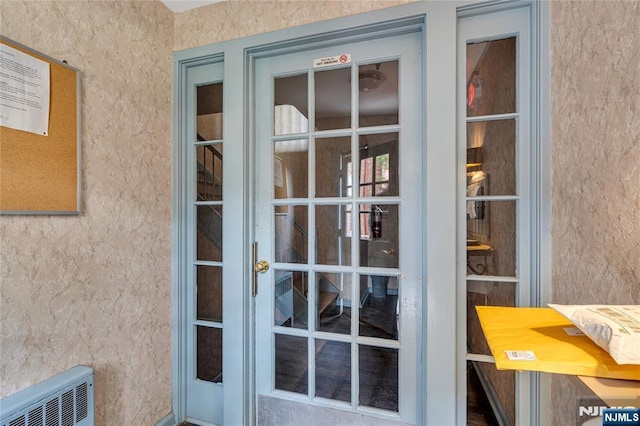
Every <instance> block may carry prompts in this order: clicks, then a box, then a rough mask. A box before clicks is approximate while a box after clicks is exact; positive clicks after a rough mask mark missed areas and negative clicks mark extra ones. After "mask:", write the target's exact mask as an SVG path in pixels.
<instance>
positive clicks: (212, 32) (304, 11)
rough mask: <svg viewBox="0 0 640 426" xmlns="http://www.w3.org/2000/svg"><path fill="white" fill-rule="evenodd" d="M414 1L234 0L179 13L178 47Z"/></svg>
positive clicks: (188, 46) (197, 44)
mask: <svg viewBox="0 0 640 426" xmlns="http://www.w3.org/2000/svg"><path fill="white" fill-rule="evenodd" d="M412 1H413V0H355V1H354V0H351V1H336V0H303V1H300V0H292V1H281V0H268V1H263V0H250V1H249V0H230V1H225V2H222V3H218V4H214V5H212V6H206V7H201V8H198V9H193V10H190V11H186V12H182V13H178V14H176V21H175V22H176V25H175V28H176V33H175V48H176V50H180V49H186V48H190V47H196V46H203V45H206V44H209V43H216V42H219V41H224V40H233V39H236V38H240V37H246V36H249V35H254V34H261V33H266V32H269V31H275V30H279V29H282V28H289V27H295V26H298V25H304V24H309V23H312V22H318V21H324V20H327V19H332V18H338V17H340V16H347V15H353V14H356V13H361V12H367V11H370V10H376V9H382V8H385V7H392V6H397V5H400V4H404V3H411V2H412Z"/></svg>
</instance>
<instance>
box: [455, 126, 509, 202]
mask: <svg viewBox="0 0 640 426" xmlns="http://www.w3.org/2000/svg"><path fill="white" fill-rule="evenodd" d="M479 195H516V121H515V120H494V121H481V122H474V123H468V124H467V196H469V197H471V196H479Z"/></svg>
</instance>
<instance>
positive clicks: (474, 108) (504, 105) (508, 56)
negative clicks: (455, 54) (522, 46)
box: [467, 37, 516, 117]
mask: <svg viewBox="0 0 640 426" xmlns="http://www.w3.org/2000/svg"><path fill="white" fill-rule="evenodd" d="M511 112H516V38H515V37H510V38H506V39H502V40H494V41H486V42H482V43H474V44H468V45H467V116H469V117H473V116H481V115H493V114H506V113H511Z"/></svg>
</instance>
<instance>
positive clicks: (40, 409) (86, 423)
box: [0, 366, 94, 426]
mask: <svg viewBox="0 0 640 426" xmlns="http://www.w3.org/2000/svg"><path fill="white" fill-rule="evenodd" d="M0 426H94V407H93V370H92V369H91V368H89V367H84V366H77V367H74V368H72V369H70V370H67V371H64V372H62V373H60V374H58V375H57V376H54V377H52V378H50V379H47V380H45V381H43V382H41V383H38V384H35V385H33V386H31V387H29V388H27V389H25V390H23V391H20V392H18V393H15V394H13V395H10V396H8V397H7V398H4V399H2V400H0Z"/></svg>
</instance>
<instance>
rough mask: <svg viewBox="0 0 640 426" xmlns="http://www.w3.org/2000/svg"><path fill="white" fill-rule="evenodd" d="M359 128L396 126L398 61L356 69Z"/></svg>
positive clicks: (362, 66)
mask: <svg viewBox="0 0 640 426" xmlns="http://www.w3.org/2000/svg"><path fill="white" fill-rule="evenodd" d="M358 79H359V92H360V95H359V105H360V123H359V124H360V127H368V126H383V125H389V124H398V61H388V62H377V63H375V64H367V65H360V66H359V67H358Z"/></svg>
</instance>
